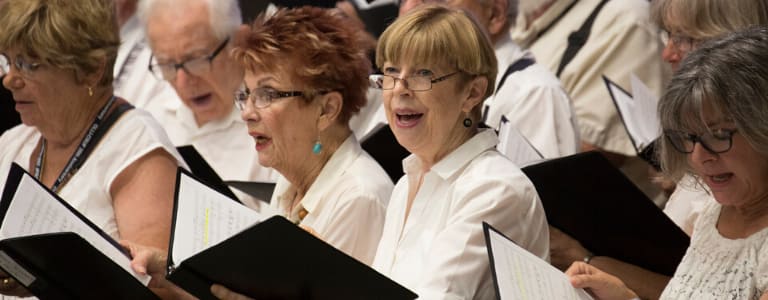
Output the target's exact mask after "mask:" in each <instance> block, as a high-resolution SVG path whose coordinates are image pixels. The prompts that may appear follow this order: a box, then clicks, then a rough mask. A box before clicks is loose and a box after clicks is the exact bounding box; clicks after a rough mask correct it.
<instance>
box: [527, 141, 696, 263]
mask: <svg viewBox="0 0 768 300" xmlns="http://www.w3.org/2000/svg"><path fill="white" fill-rule="evenodd" d="M523 172H524V173H525V174H526V175H527V176H528V178H530V179H531V181H532V182H533V184H534V186H536V191H537V192H538V193H539V197H540V198H541V201H542V204H543V205H544V210H545V212H546V215H547V220H548V221H549V224H550V225H552V226H554V227H557V228H559V229H560V230H562V231H563V232H565V233H566V234H568V235H570V236H572V237H574V238H575V239H576V240H578V241H579V242H581V244H582V245H583V246H584V247H585V248H587V249H589V250H590V251H592V252H593V253H594V254H595V255H602V256H610V257H613V258H616V259H619V260H622V261H625V262H628V263H632V264H634V265H637V266H640V267H643V268H645V269H648V270H651V271H654V272H656V273H660V274H664V275H667V276H671V275H672V274H673V273H674V272H675V269H676V268H677V265H678V264H679V263H680V260H681V259H682V257H683V255H685V251H686V249H687V248H688V244H689V242H690V239H689V237H688V235H686V234H685V233H684V232H683V231H682V230H681V229H680V228H679V227H678V226H677V225H675V223H673V222H672V220H670V219H669V218H668V217H667V216H666V215H665V214H664V212H662V211H661V210H660V209H659V208H658V207H656V205H655V204H654V203H653V202H652V201H651V200H650V199H648V197H647V196H645V194H643V192H642V191H640V189H638V188H637V187H636V186H635V185H634V184H633V183H632V182H631V181H630V180H629V179H627V178H626V177H625V176H624V174H622V173H621V171H619V170H618V169H616V168H615V167H614V166H613V165H611V163H610V162H609V161H608V160H607V159H605V158H604V157H603V156H602V155H601V154H600V153H597V152H585V153H579V154H574V155H571V156H566V157H562V158H558V159H553V160H549V161H545V162H542V163H539V164H536V165H531V166H527V167H524V168H523Z"/></svg>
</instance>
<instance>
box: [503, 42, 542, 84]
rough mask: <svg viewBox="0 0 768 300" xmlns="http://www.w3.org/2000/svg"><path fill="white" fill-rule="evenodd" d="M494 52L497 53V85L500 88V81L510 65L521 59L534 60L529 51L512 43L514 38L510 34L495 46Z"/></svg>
mask: <svg viewBox="0 0 768 300" xmlns="http://www.w3.org/2000/svg"><path fill="white" fill-rule="evenodd" d="M493 50H494V52H495V53H496V59H497V60H498V72H497V74H496V84H495V85H494V86H499V81H501V77H503V75H504V73H506V72H507V68H508V67H509V65H511V64H513V63H515V62H516V61H518V60H519V59H521V58H531V59H533V53H531V51H529V50H523V48H520V46H518V45H517V44H515V42H513V41H512V37H511V36H510V35H509V34H505V35H504V36H503V37H502V38H501V40H499V41H498V42H497V43H496V44H495V45H493Z"/></svg>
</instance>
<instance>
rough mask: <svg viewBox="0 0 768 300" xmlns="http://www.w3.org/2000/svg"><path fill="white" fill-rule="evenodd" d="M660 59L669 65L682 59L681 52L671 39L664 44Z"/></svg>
mask: <svg viewBox="0 0 768 300" xmlns="http://www.w3.org/2000/svg"><path fill="white" fill-rule="evenodd" d="M661 59H663V60H664V61H666V62H667V63H669V64H671V65H676V64H677V63H678V62H679V61H680V60H682V53H681V52H680V51H679V50H678V49H677V46H675V44H674V43H673V42H672V41H669V42H667V44H666V45H665V46H664V50H662V51H661Z"/></svg>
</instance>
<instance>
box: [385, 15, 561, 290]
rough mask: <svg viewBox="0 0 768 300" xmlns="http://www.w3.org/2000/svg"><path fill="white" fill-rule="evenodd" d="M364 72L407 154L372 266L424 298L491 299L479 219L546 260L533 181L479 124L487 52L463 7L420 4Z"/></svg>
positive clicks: (491, 69) (487, 87)
mask: <svg viewBox="0 0 768 300" xmlns="http://www.w3.org/2000/svg"><path fill="white" fill-rule="evenodd" d="M376 64H377V65H378V67H379V68H380V69H381V70H382V72H383V75H372V76H371V81H372V82H373V84H375V85H376V86H378V87H379V88H381V89H382V90H383V99H384V109H385V111H386V117H387V119H388V121H389V126H390V127H391V129H392V131H393V132H394V134H395V137H396V138H397V141H398V142H399V143H400V144H401V145H402V146H403V147H405V148H406V149H408V151H410V152H411V153H412V155H410V156H409V157H407V158H406V159H405V160H404V161H403V166H404V169H405V173H406V175H405V176H403V178H401V179H400V180H399V181H398V183H397V185H396V186H395V189H394V191H393V192H392V198H391V200H390V203H389V207H388V208H387V214H386V222H385V224H384V231H383V233H382V238H381V241H380V242H379V247H378V250H377V252H376V258H375V259H374V262H373V266H374V268H376V269H377V270H378V271H379V272H381V273H382V274H384V275H386V276H388V277H390V278H392V279H393V280H395V281H397V282H399V283H400V284H402V285H404V286H405V287H407V288H409V289H411V290H413V291H414V292H415V293H416V294H418V295H419V297H421V298H424V299H445V298H451V299H454V298H455V299H492V298H494V297H495V296H494V289H493V283H492V280H491V274H490V267H489V265H488V258H487V253H486V246H485V242H484V238H483V229H482V225H481V223H482V222H483V221H485V222H488V223H490V224H491V225H493V226H495V227H496V228H498V229H499V230H501V231H502V232H504V233H505V234H507V235H508V236H510V238H512V239H514V240H515V241H516V242H517V243H518V245H520V246H521V247H523V248H525V249H527V250H528V251H531V252H532V253H533V254H535V255H537V256H539V257H541V258H542V259H548V250H549V245H548V236H549V234H548V231H547V225H546V219H545V216H544V210H543V208H542V206H541V201H540V200H539V198H538V195H537V193H536V190H535V188H534V186H533V184H532V183H531V182H530V181H529V180H528V178H527V177H525V175H524V174H523V173H522V172H521V171H520V169H519V168H518V167H517V166H515V165H514V164H513V163H512V162H511V161H509V160H508V159H507V158H506V157H504V156H503V155H502V154H501V153H499V152H498V151H497V150H496V144H497V143H498V138H497V137H496V134H495V133H494V132H493V130H490V129H485V130H481V129H478V127H477V125H478V123H479V122H480V118H481V109H482V101H483V99H485V98H487V97H488V96H490V95H491V94H492V93H493V90H494V86H493V83H494V82H495V78H496V57H495V54H494V52H493V48H492V46H491V44H490V41H489V40H488V38H487V36H486V35H485V34H484V33H483V31H482V29H481V28H480V27H479V25H477V24H476V23H475V22H474V21H473V20H472V19H471V18H470V17H469V16H468V15H467V13H465V12H463V11H457V10H453V9H450V8H446V7H442V6H431V5H430V6H426V5H425V6H423V7H420V8H417V9H416V10H414V11H413V12H411V13H409V14H407V15H405V16H402V17H400V18H398V19H397V20H396V21H395V22H394V23H393V24H392V25H390V27H389V28H387V30H386V31H385V32H384V34H383V35H382V36H381V38H380V39H379V45H378V48H377V50H376Z"/></svg>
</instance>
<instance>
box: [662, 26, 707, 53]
mask: <svg viewBox="0 0 768 300" xmlns="http://www.w3.org/2000/svg"><path fill="white" fill-rule="evenodd" d="M660 37H661V42H662V43H664V45H668V44H669V42H672V44H673V45H675V47H676V48H677V50H679V51H684V52H688V51H691V50H692V49H693V48H694V47H696V44H698V42H699V40H697V39H694V38H692V37H690V36H687V35H684V34H679V33H672V32H669V31H667V30H662V31H661V35H660Z"/></svg>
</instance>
